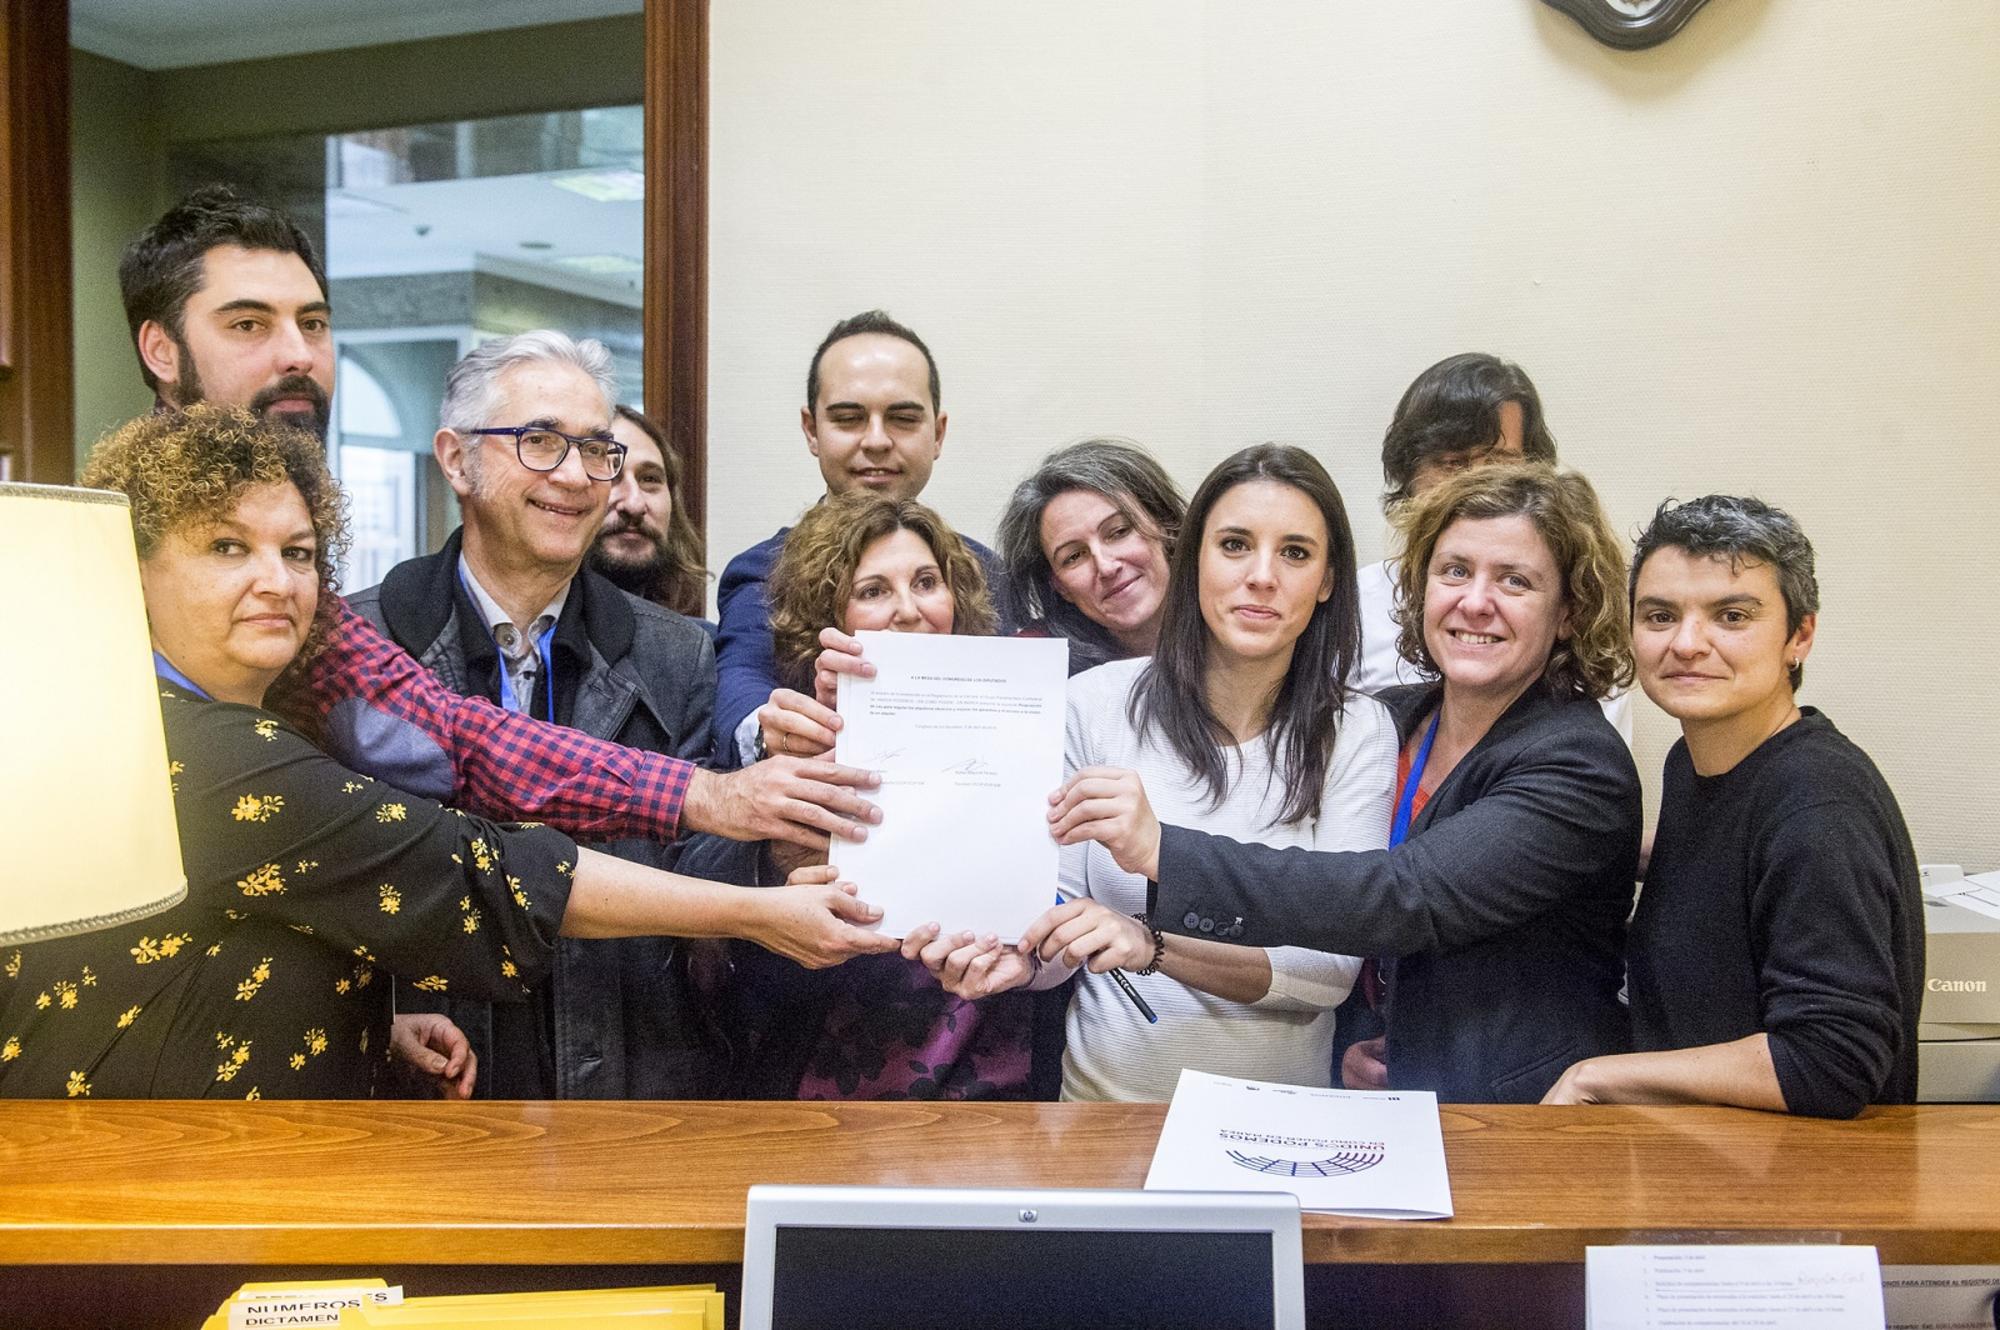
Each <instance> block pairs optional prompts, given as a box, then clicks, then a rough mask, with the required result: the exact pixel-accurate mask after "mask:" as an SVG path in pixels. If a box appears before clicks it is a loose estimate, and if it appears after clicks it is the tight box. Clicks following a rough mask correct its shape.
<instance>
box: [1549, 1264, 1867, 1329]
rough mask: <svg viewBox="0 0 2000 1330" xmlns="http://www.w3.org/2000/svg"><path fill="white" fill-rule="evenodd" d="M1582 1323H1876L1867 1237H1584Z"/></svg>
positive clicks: (1858, 1325) (1859, 1326) (1775, 1326)
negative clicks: (1855, 1242) (1661, 1242)
mask: <svg viewBox="0 0 2000 1330" xmlns="http://www.w3.org/2000/svg"><path fill="white" fill-rule="evenodd" d="M1583 1260H1584V1267H1583V1268H1584V1288H1585V1293H1584V1298H1585V1308H1584V1325H1585V1326H1586V1327H1587V1328H1588V1330H1656V1328H1657V1330H1664V1328H1665V1327H1668V1326H1672V1327H1675V1330H1681V1328H1682V1327H1688V1328H1689V1330H1694V1328H1697V1327H1705V1326H1715V1327H1724V1326H1759V1327H1763V1328H1764V1330H1882V1277H1881V1270H1880V1268H1879V1266H1878V1265H1877V1264H1876V1259H1875V1249H1874V1248H1873V1247H1832V1246H1768V1247H1767V1246H1733V1245H1731V1246H1716V1247H1657V1246H1638V1247H1586V1248H1584V1249H1583Z"/></svg>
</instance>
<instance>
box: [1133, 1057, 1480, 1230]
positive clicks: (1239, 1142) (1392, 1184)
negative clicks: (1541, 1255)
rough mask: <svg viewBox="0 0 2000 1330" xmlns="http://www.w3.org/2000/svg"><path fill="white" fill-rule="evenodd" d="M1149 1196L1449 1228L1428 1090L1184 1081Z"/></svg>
mask: <svg viewBox="0 0 2000 1330" xmlns="http://www.w3.org/2000/svg"><path fill="white" fill-rule="evenodd" d="M1146 1190H1148V1191H1277V1192H1289V1193H1290V1194H1291V1195H1293V1196H1296V1197H1298V1198H1299V1208H1300V1209H1301V1210H1309V1211H1317V1212H1319V1213H1321V1214H1337V1215H1356V1216H1359V1217H1361V1218H1364V1219H1449V1218H1450V1217H1451V1213H1452V1211H1451V1181H1450V1179H1449V1178H1448V1177H1447V1176H1446V1174H1445V1166H1444V1132H1443V1130H1442V1128H1440V1127H1439V1125H1438V1107H1437V1096H1436V1095H1435V1094H1432V1093H1431V1092H1430V1091H1428V1090H1328V1089H1320V1088H1317V1087H1314V1086H1309V1085H1276V1084H1273V1083H1271V1082H1268V1081H1244V1080H1237V1079H1236V1078H1235V1077H1232V1076H1215V1075H1211V1074H1210V1073H1208V1072H1203V1071H1186V1070H1184V1071H1182V1072H1181V1079H1180V1084H1179V1085H1178V1086H1177V1087H1176V1088H1175V1090H1174V1101H1173V1103H1172V1104H1170V1105H1169V1106H1168V1108H1167V1120H1166V1123H1165V1124H1164V1125H1163V1126H1162V1127H1161V1128H1160V1144H1159V1146H1158V1147H1157V1148H1156V1149H1155V1150H1154V1151H1153V1166H1152V1168H1151V1169H1150V1170H1149V1171H1148V1172H1147V1174H1146Z"/></svg>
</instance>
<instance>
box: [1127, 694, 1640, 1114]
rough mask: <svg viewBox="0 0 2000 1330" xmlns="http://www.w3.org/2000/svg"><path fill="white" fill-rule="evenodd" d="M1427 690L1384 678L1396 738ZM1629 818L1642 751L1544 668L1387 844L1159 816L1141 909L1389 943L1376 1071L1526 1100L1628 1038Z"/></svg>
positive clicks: (1300, 937) (1244, 937)
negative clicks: (1284, 839) (1314, 838)
mask: <svg viewBox="0 0 2000 1330" xmlns="http://www.w3.org/2000/svg"><path fill="white" fill-rule="evenodd" d="M1441 691H1442V685H1439V684H1424V685H1412V686H1409V687H1404V688H1391V689H1388V690H1386V691H1384V692H1383V693H1382V694H1381V695H1380V696H1381V698H1382V700H1383V701H1384V702H1385V703H1387V704H1388V706H1389V709H1390V711H1391V712H1392V713H1394V715H1395V717H1396V723H1397V726H1398V728H1399V729H1400V730H1401V732H1402V733H1403V735H1404V736H1405V738H1407V737H1408V736H1409V734H1410V733H1411V731H1412V730H1413V728H1414V727H1415V726H1416V724H1417V723H1418V722H1419V721H1420V720H1422V719H1423V718H1424V717H1425V716H1427V715H1428V714H1429V713H1430V712H1431V710H1432V709H1433V708H1434V707H1435V706H1436V705H1437V703H1438V699H1439V696H1440V694H1441ZM1640 820H1641V817H1640V801H1639V774H1638V770H1637V769H1636V768H1635V767H1634V766H1633V765H1632V754H1631V752H1630V751H1629V750H1627V749H1626V747H1625V744H1624V741H1623V740H1621V739H1620V738H1619V737H1618V732H1617V731H1616V730H1615V729H1613V728H1612V727H1611V723H1610V722H1609V721H1607V720H1605V718H1604V712H1603V711H1602V709H1600V708H1599V707H1598V705H1597V704H1596V703H1595V702H1593V701H1591V700H1589V699H1588V698H1583V697H1570V698H1557V697H1554V696H1552V695H1551V694H1550V692H1549V691H1548V690H1547V689H1546V688H1542V687H1539V686H1538V687H1533V688H1530V689H1529V690H1528V691H1527V692H1526V693H1523V694H1522V695H1521V696H1520V697H1519V698H1518V699H1516V700H1515V702H1514V705H1513V706H1511V707H1509V708H1508V710H1507V712H1506V714H1504V715H1502V716H1501V717H1500V719H1499V720H1497V721H1495V722H1494V724H1493V727H1492V728H1491V729H1490V730H1488V731H1487V732H1486V735H1485V737H1484V738H1482V739H1481V740H1480V741H1479V742H1478V743H1477V744H1476V745H1474V747H1473V749H1472V751H1471V752H1469V753H1467V754H1466V755H1465V757H1464V758H1463V759H1461V760H1460V761H1459V763H1458V765H1457V766H1456V767H1455V768H1453V770H1452V772H1451V774H1450V775H1449V776H1447V777H1446V778H1445V780H1444V782H1443V783H1442V784H1440V785H1439V786H1438V787H1437V790H1436V791H1435V792H1434V793H1433V794H1432V795H1431V797H1430V800H1429V802H1428V803H1426V804H1425V805H1424V810H1423V812H1422V813H1420V814H1419V815H1418V816H1417V817H1416V819H1415V820H1414V821H1413V822H1412V823H1411V825H1410V833H1409V839H1408V840H1406V841H1405V842H1404V843H1403V844H1402V845H1400V846H1397V847H1396V848H1394V849H1389V850H1366V851H1343V852H1325V851H1314V850H1302V849H1273V848H1270V847H1268V846H1261V845H1245V844H1242V843H1240V842H1237V841H1233V840H1229V839H1227V838H1225V837H1221V836H1210V835H1207V834H1205V833H1203V832H1199V831H1191V830H1188V829H1186V828H1182V827H1163V828H1161V836H1160V880H1159V881H1158V883H1156V884H1155V885H1154V887H1153V899H1152V901H1151V902H1150V905H1151V914H1152V919H1153V922H1154V923H1156V924H1158V925H1159V927H1160V928H1161V929H1163V930H1165V931H1168V932H1175V933H1187V934H1191V935H1203V934H1207V935H1213V936H1216V937H1227V938H1228V940H1230V941H1232V942H1240V943H1242V944H1244V945H1246V946H1260V947H1262V946H1286V945H1291V946H1303V947H1317V948H1320V949H1321V950H1325V951H1338V952H1347V953H1349V954H1351V955H1359V956H1370V955H1372V956H1393V957H1398V958H1400V959H1398V960H1397V961H1396V962H1395V964H1394V967H1393V977H1392V979H1391V983H1390V990H1389V1022H1388V1039H1389V1043H1388V1066H1389V1084H1390V1085H1391V1086H1392V1087H1394V1088H1397V1089H1410V1090H1434V1091H1436V1092H1437V1094H1438V1097H1439V1098H1440V1099H1444V1100H1447V1101H1452V1102H1458V1103H1533V1102H1535V1101H1536V1100H1539V1099H1540V1098H1541V1097H1542V1096H1543V1095H1544V1094H1545V1093H1547V1092H1548V1089H1549V1087H1550V1086H1552V1085H1553V1084H1555V1081H1556V1078H1557V1077H1559V1076H1560V1075H1561V1074H1562V1072H1563V1069H1564V1068H1566V1067H1567V1066H1569V1064H1570V1063H1572V1062H1575V1061H1577V1060H1578V1059H1580V1058H1586V1057H1592V1056H1595V1055H1597V1054H1600V1053H1620V1052H1624V1051H1625V1049H1626V1047H1627V1044H1628V1043H1629V1030H1628V1022H1627V1019H1626V1015H1625V1010H1624V1008H1623V1007H1622V1006H1620V1005H1619V1002H1618V988H1619V984H1620V981H1621V979H1622V977H1623V968H1624V967H1623V963H1622V960H1623V953H1624V941H1625V917H1626V915H1627V913H1628V912H1629V911H1630V909H1631V901H1632V886H1633V875H1634V871H1635V869H1636V868H1637V865H1638V857H1639V830H1640ZM1168 945H1169V946H1171V945H1172V944H1171V943H1169V944H1168Z"/></svg>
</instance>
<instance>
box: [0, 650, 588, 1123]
mask: <svg viewBox="0 0 2000 1330" xmlns="http://www.w3.org/2000/svg"><path fill="white" fill-rule="evenodd" d="M160 698H161V704H160V705H161V713H162V715H163V717H164V718H165V721H166V735H167V750H168V756H169V758H170V759H171V760H170V764H169V769H168V772H167V773H165V774H166V776H167V778H169V779H171V781H172V782H173V790H174V804H175V814H176V820H177V822H178V825H179V828H180V838H181V857H182V861H183V863H184V865H185V867H186V870H187V878H188V894H187V898H186V899H185V900H184V901H182V902H181V903H180V904H179V905H176V906H174V907H173V908H172V909H169V910H167V911H165V912H163V913H160V914H156V915H152V916H150V917H148V918H146V919H143V920H141V921H139V922H137V923H134V924H129V925H125V926H122V927H113V928H107V929H102V930H99V931H97V932H94V933H86V934H82V935H80V936H77V937H73V938H63V939H58V940H56V941H50V942H41V943H36V944H33V945H30V946H23V947H19V948H12V949H9V950H7V951H5V952H0V1095H7V1096H10V1097H17V1098H18V1097H30V1096H40V1097H49V1096H64V1095H67V1096H69V1097H71V1098H80V1097H84V1096H92V1097H96V1098H107V1097H115V1098H200V1097H236V1098H247V1099H258V1098H278V1097H285V1098H354V1097H364V1096H367V1095H369V1094H371V1093H372V1091H373V1089H374V1085H375V1079H376V1076H377V1075H378V1073H379V1072H380V1071H381V1070H382V1068H383V1066H384V1064H385V1060H386V1058H387V1055H388V1044H389V1040H388V1033H389V1021H390V1017H391V1004H390V990H391V987H392V986H391V984H390V983H389V981H388V980H389V975H390V974H391V973H393V974H397V975H401V976H404V977H406V978H407V979H409V980H410V981H411V982H412V983H413V984H414V985H415V986H416V987H417V988H420V989H424V990H427V991H431V992H437V993H447V992H448V993H452V994H467V995H470V996H474V997H480V998H485V999H489V1000H506V999H510V998H512V999H519V998H521V997H522V996H524V995H525V994H527V993H528V992H529V991H530V990H531V988H532V987H533V986H534V985H535V984H537V983H538V982H540V981H541V979H542V978H543V976H544V975H545V974H546V973H547V970H548V967H549V965H550V961H551V957H552V955H553V947H554V943H555V939H556V936H557V933H558V930H559V928H560V925H561V922H562V916H563V912H564V910H565V909H566V908H567V905H568V900H569V886H570V881H571V874H572V873H573V871H574V869H575V865H576V846H575V843H574V842H573V841H571V840H570V839H569V838H568V837H566V836H564V835H562V834H561V833H560V832H557V831H554V830H551V829H549V828H546V827H540V826H534V825H521V824H509V823H495V822H489V821H485V820H482V819H479V818H475V817H468V816H466V815H464V814H462V813H459V812H456V811H454V810H451V809H447V808H443V807H441V806H439V805H438V804H436V803H432V802H430V801H429V800H425V799H418V798H414V797H412V796H409V795H406V794H402V793H399V792H398V791H396V790H393V789H391V788H389V787H388V786H385V785H381V784H379V783H377V782H376V781H373V780H371V779H369V778H368V777H366V776H360V775H356V774H355V773H353V772H351V771H349V770H347V769H345V768H344V767H342V766H340V765H339V764H338V763H337V762H335V761H334V760H333V759H332V758H329V757H327V756H326V755H325V754H323V753H321V752H320V751H319V750H318V749H317V748H315V747H313V745H312V744H311V743H310V742H309V741H308V740H307V739H306V738H305V736H304V735H302V734H300V733H299V732H298V731H296V730H294V729H292V728H291V727H290V726H288V725H287V724H285V722H283V721H282V720H279V719H278V718H277V717H275V716H273V715H271V714H269V713H267V712H264V711H261V710H259V709H257V708H254V707H247V706H239V705H236V704H233V703H225V702H214V701H210V700H208V699H206V698H204V697H201V696H200V695H198V694H196V693H193V692H190V691H187V690H185V689H183V688H180V687H177V686H175V685H173V684H169V683H165V682H163V683H162V684H161V689H160ZM105 833H106V834H107V835H116V834H117V826H116V821H115V813H114V815H113V818H112V820H111V822H110V824H109V825H107V826H106V828H105Z"/></svg>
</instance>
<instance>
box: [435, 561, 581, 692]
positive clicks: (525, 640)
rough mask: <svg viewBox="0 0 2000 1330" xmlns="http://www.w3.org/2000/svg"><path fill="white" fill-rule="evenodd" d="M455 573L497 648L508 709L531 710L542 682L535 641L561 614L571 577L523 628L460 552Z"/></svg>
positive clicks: (567, 597) (538, 652) (554, 623)
mask: <svg viewBox="0 0 2000 1330" xmlns="http://www.w3.org/2000/svg"><path fill="white" fill-rule="evenodd" d="M458 573H459V576H460V577H461V578H463V579H464V580H465V589H466V591H467V592H469V593H470V594H471V596H472V603H473V605H475V606H476V607H477V608H478V610H479V613H480V615H481V616H482V617H483V618H484V619H485V621H486V631H487V633H489V634H490V635H491V636H492V638H493V645H494V646H496V647H498V648H499V650H500V667H501V668H502V669H504V670H506V671H507V683H508V690H509V692H511V695H512V696H511V701H512V703H513V705H512V706H510V707H508V710H510V711H519V712H522V713H524V714H526V713H531V712H532V711H533V710H534V706H533V700H534V696H535V689H536V688H537V687H540V686H542V685H543V680H542V677H541V675H542V656H541V652H540V651H538V650H537V649H536V646H535V644H536V643H537V642H539V641H541V639H542V634H544V633H546V632H548V631H549V630H550V629H552V628H554V627H555V625H556V620H557V619H559V618H561V617H562V612H563V605H564V603H566V602H567V601H568V600H569V589H570V587H572V586H573V585H575V579H574V578H572V579H571V580H570V581H568V582H565V583H563V587H562V590H561V591H558V592H557V593H556V598H555V599H554V600H552V601H550V602H549V603H548V604H547V605H546V606H544V607H543V608H542V612H541V613H540V614H537V615H536V616H535V617H534V618H533V619H531V620H530V621H529V623H528V626H527V628H525V629H523V628H521V627H520V626H518V625H517V624H515V622H514V621H513V619H512V618H510V617H509V616H508V614H507V611H505V610H503V609H501V608H500V602H499V601H497V600H495V599H494V598H493V594H492V593H491V592H489V591H488V590H487V589H486V587H485V586H484V585H483V584H482V583H481V582H480V580H479V577H478V575H477V574H476V573H474V572H473V571H472V565H471V564H469V563H467V562H466V561H465V556H464V555H463V554H461V555H459V556H458ZM505 696H506V694H503V697H505ZM551 719H553V716H551Z"/></svg>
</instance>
